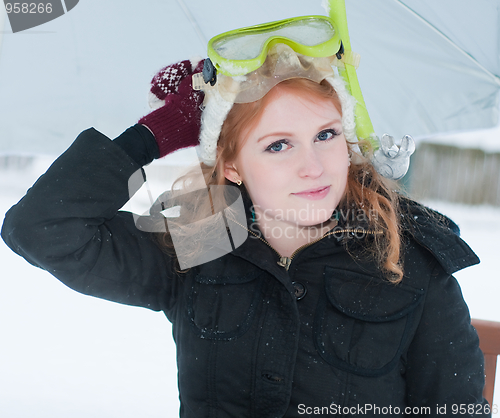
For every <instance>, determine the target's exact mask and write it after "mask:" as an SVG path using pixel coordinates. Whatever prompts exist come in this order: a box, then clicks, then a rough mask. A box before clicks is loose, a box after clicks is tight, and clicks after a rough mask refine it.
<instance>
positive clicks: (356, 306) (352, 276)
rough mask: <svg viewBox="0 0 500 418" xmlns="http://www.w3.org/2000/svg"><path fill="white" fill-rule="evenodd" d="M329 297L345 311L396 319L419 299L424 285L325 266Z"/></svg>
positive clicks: (360, 316) (354, 315)
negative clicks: (392, 281) (397, 281)
mask: <svg viewBox="0 0 500 418" xmlns="http://www.w3.org/2000/svg"><path fill="white" fill-rule="evenodd" d="M325 275H326V277H325V288H326V294H327V297H328V300H329V301H330V303H331V304H332V305H333V306H334V307H335V308H337V309H338V310H339V311H340V312H342V313H343V314H345V315H347V316H350V317H352V318H355V319H359V320H362V321H366V322H385V321H393V320H396V319H399V318H401V317H403V316H405V315H407V314H408V313H409V312H410V311H412V310H413V309H415V307H416V306H417V305H418V304H419V303H420V301H421V299H422V296H423V294H424V290H423V289H415V288H413V287H410V286H407V285H405V284H404V283H399V284H393V283H390V282H388V281H382V279H378V278H375V277H373V276H369V275H365V274H363V273H358V272H352V271H346V270H341V269H336V268H332V267H326V269H325Z"/></svg>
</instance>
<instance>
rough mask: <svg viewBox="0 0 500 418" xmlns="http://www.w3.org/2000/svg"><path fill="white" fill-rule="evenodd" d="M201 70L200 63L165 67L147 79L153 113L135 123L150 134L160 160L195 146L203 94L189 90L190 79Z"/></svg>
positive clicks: (189, 62) (190, 88) (188, 62)
mask: <svg viewBox="0 0 500 418" xmlns="http://www.w3.org/2000/svg"><path fill="white" fill-rule="evenodd" d="M202 69H203V60H201V61H199V62H194V63H192V62H191V61H189V60H185V61H181V62H178V63H175V64H172V65H169V66H167V67H165V68H163V69H162V70H160V71H159V72H158V74H156V75H155V76H154V77H153V80H151V91H150V100H149V103H150V106H151V107H153V108H156V110H154V111H153V112H151V113H149V114H148V115H146V116H144V117H143V118H141V119H140V120H139V123H140V124H141V125H144V126H146V127H147V128H149V130H150V131H151V132H152V133H153V135H154V136H155V139H156V143H157V144H158V149H159V151H160V158H161V157H164V156H165V155H167V154H170V153H172V152H174V151H175V150H178V149H181V148H187V147H192V146H195V145H198V136H199V133H200V124H201V109H200V106H201V104H202V102H203V93H202V92H199V91H195V90H193V88H192V81H191V76H192V75H193V74H195V73H197V72H201V70H202Z"/></svg>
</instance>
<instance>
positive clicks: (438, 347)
mask: <svg viewBox="0 0 500 418" xmlns="http://www.w3.org/2000/svg"><path fill="white" fill-rule="evenodd" d="M424 303H425V305H424V309H423V314H422V317H421V320H420V324H419V326H418V329H417V332H416V334H415V337H414V339H413V341H412V344H411V346H410V349H409V351H408V358H407V369H406V382H407V394H408V404H409V405H410V406H412V407H413V406H418V407H422V406H423V407H430V408H431V415H432V416H442V415H445V416H452V415H459V416H462V417H463V416H476V415H483V414H485V415H489V407H488V405H487V401H486V400H485V399H483V396H482V391H483V386H484V358H483V354H482V352H481V350H480V348H479V339H478V336H477V333H476V331H475V329H474V328H473V326H472V325H471V323H470V315H469V310H468V308H467V305H466V304H465V301H464V299H463V297H462V293H461V290H460V286H459V284H458V283H457V281H456V280H455V278H454V277H453V276H450V275H449V274H447V273H445V272H444V271H443V270H442V268H441V267H436V269H435V274H434V277H431V279H430V282H429V287H428V291H427V295H426V298H425V301H424ZM436 408H441V409H440V410H439V411H438V410H437V409H436Z"/></svg>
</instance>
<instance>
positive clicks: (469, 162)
mask: <svg viewBox="0 0 500 418" xmlns="http://www.w3.org/2000/svg"><path fill="white" fill-rule="evenodd" d="M406 183H407V189H408V191H409V192H410V195H411V196H413V197H415V198H416V199H426V200H446V201H449V202H456V203H464V204H470V205H479V204H487V205H494V206H500V153H487V152H484V151H482V150H478V149H467V148H458V147H453V146H449V145H439V144H430V143H419V144H418V147H417V150H416V151H415V154H414V155H413V156H412V157H411V164H410V173H409V178H408V180H406Z"/></svg>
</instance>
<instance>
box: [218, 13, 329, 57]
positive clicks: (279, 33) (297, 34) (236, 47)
mask: <svg viewBox="0 0 500 418" xmlns="http://www.w3.org/2000/svg"><path fill="white" fill-rule="evenodd" d="M263 26H264V27H262V28H259V27H255V28H253V29H248V30H246V31H241V32H240V33H236V34H232V35H228V36H225V37H223V38H221V39H219V40H217V41H215V42H214V43H213V44H212V47H213V49H214V50H215V52H216V53H217V54H219V56H221V57H222V58H225V59H229V60H249V59H255V58H257V57H258V56H259V55H261V54H262V52H263V49H264V47H265V45H266V43H267V41H268V40H271V39H273V38H282V39H288V40H290V41H292V42H294V43H296V44H299V45H304V46H308V47H313V46H316V45H321V44H322V43H324V42H327V41H329V40H330V39H332V38H333V37H334V35H335V29H334V28H333V26H332V25H331V24H330V22H328V21H327V20H323V19H315V18H309V19H303V20H299V21H292V22H286V23H281V24H279V25H273V26H272V27H270V26H269V25H263Z"/></svg>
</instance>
